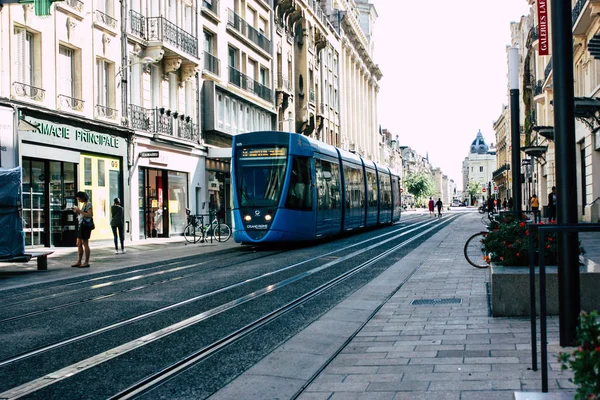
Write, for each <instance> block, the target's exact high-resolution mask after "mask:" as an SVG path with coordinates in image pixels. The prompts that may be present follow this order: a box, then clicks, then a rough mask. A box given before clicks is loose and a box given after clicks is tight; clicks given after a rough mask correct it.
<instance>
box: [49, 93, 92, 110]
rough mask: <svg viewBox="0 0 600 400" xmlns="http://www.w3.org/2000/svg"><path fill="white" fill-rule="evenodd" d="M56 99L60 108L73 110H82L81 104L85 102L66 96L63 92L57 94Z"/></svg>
mask: <svg viewBox="0 0 600 400" xmlns="http://www.w3.org/2000/svg"><path fill="white" fill-rule="evenodd" d="M56 99H57V101H58V105H59V107H60V108H70V109H71V110H75V111H81V110H83V105H84V104H85V101H83V100H81V99H76V98H75V97H70V96H66V95H64V94H59V95H58V96H57V97H56Z"/></svg>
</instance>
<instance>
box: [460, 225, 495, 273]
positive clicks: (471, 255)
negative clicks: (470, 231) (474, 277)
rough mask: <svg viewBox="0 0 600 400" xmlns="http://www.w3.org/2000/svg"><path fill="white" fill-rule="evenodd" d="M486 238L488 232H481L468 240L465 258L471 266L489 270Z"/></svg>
mask: <svg viewBox="0 0 600 400" xmlns="http://www.w3.org/2000/svg"><path fill="white" fill-rule="evenodd" d="M486 236H487V232H479V233H476V234H474V235H473V236H471V237H470V238H469V239H467V242H466V243H465V249H464V253H465V258H466V259H467V262H468V263H469V264H471V265H472V266H474V267H476V268H487V267H489V266H490V265H489V264H488V263H487V262H486V261H485V259H484V257H485V252H484V249H483V238H484V237H486Z"/></svg>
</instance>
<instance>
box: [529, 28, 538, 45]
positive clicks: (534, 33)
mask: <svg viewBox="0 0 600 400" xmlns="http://www.w3.org/2000/svg"><path fill="white" fill-rule="evenodd" d="M538 28H539V27H538V26H537V25H536V26H534V27H533V28H531V41H532V42H535V41H536V40H538V38H539V34H538Z"/></svg>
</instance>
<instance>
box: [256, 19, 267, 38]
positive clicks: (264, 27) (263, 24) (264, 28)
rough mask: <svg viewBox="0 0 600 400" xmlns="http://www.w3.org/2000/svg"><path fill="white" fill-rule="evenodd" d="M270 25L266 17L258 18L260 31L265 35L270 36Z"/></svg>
mask: <svg viewBox="0 0 600 400" xmlns="http://www.w3.org/2000/svg"><path fill="white" fill-rule="evenodd" d="M268 26H269V24H268V23H267V20H266V19H264V18H262V17H261V18H259V20H258V31H259V32H260V33H262V35H263V36H268V35H267V27H268Z"/></svg>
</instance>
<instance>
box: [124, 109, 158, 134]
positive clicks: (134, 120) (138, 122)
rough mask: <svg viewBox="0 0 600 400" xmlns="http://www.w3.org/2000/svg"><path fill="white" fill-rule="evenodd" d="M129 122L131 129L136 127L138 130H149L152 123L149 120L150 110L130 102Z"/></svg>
mask: <svg viewBox="0 0 600 400" xmlns="http://www.w3.org/2000/svg"><path fill="white" fill-rule="evenodd" d="M129 124H130V126H131V127H132V128H133V129H138V130H140V131H151V130H152V129H151V127H153V125H152V124H151V121H150V110H148V109H146V108H143V107H140V106H136V105H134V104H130V105H129Z"/></svg>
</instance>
